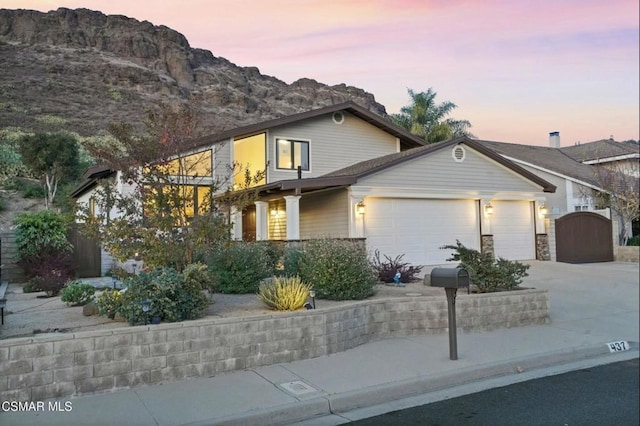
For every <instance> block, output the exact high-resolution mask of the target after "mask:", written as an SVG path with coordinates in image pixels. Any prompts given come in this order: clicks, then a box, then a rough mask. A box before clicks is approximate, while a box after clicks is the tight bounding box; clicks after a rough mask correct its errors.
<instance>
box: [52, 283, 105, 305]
mask: <svg viewBox="0 0 640 426" xmlns="http://www.w3.org/2000/svg"><path fill="white" fill-rule="evenodd" d="M95 292H96V289H95V287H94V286H92V285H91V284H87V283H84V282H82V281H71V282H69V283H67V284H66V285H65V286H64V288H63V289H62V291H61V292H60V296H61V297H60V299H61V300H62V301H63V302H65V303H66V304H67V306H71V305H73V306H82V305H86V304H87V303H89V302H91V301H92V300H93V295H94V293H95Z"/></svg>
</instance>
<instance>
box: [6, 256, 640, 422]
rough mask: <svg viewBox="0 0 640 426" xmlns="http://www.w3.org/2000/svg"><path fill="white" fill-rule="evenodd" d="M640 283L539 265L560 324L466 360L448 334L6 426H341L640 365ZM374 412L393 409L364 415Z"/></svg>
mask: <svg viewBox="0 0 640 426" xmlns="http://www.w3.org/2000/svg"><path fill="white" fill-rule="evenodd" d="M638 281H639V270H638V265H637V264H630V263H603V264H585V265H568V264H559V263H551V262H544V263H543V262H534V263H533V265H532V268H531V270H530V279H529V280H528V281H527V283H526V285H527V286H530V287H537V288H546V289H548V290H549V299H550V303H551V309H550V314H551V322H550V323H549V324H546V325H543V326H535V327H523V328H512V329H502V330H496V331H493V332H487V333H473V334H458V360H456V361H451V360H449V351H448V348H449V347H448V335H446V334H443V335H431V336H413V337H406V338H396V339H389V340H383V341H377V342H373V343H368V344H365V345H363V346H360V347H357V348H355V349H352V350H348V351H346V352H342V353H338V354H334V355H329V356H323V357H319V358H315V359H310V360H304V361H296V362H292V363H286V364H278V365H273V366H268V367H260V368H256V369H253V370H247V371H239V372H234V373H228V374H223V375H219V376H215V377H210V378H199V379H193V380H188V381H180V382H173V383H168V384H164V385H158V386H146V387H138V388H135V389H131V390H125V391H117V392H113V393H108V394H98V395H91V396H84V397H78V398H72V399H67V400H61V401H60V402H61V404H60V407H61V409H64V408H65V402H70V403H71V404H70V405H71V407H72V410H71V411H67V412H52V411H50V410H49V407H48V406H46V407H45V409H44V410H42V411H38V412H31V413H24V412H20V413H18V412H0V424H2V425H4V424H7V425H9V424H10V425H40V424H42V425H45V424H46V425H58V424H59V425H81V424H82V425H84V424H93V425H119V424H127V425H188V424H193V425H208V424H228V425H266V424H287V423H294V422H296V421H302V420H305V419H311V420H308V421H306V422H305V424H307V425H312V424H313V425H329V424H340V423H345V422H347V421H348V419H356V418H361V417H365V416H366V415H374V414H377V413H378V412H384V410H385V407H387V408H386V409H387V410H391V409H397V407H398V406H401V405H402V404H403V403H402V402H401V401H397V400H399V399H400V398H409V400H413V401H416V403H419V398H418V397H416V395H421V394H427V393H434V392H435V393H439V394H440V395H441V396H440V398H446V397H450V396H455V394H456V392H457V391H456V390H455V389H453V388H454V387H455V386H460V385H466V386H469V385H472V386H476V387H477V386H478V384H480V383H489V382H490V381H491V380H494V381H495V380H496V379H497V378H498V379H499V378H511V380H513V381H521V380H525V379H527V378H529V377H530V376H528V375H530V374H539V375H544V374H553V372H552V371H553V369H554V368H555V369H556V371H560V370H562V369H565V370H566V369H571V368H579V367H578V366H579V365H580V363H581V362H582V363H584V362H587V363H592V364H604V363H609V362H615V361H618V360H621V359H630V358H636V357H638V343H637V342H638V340H640V338H639V334H640V331H639V325H638V324H639V307H638V306H639V293H638ZM620 340H626V341H628V342H631V350H629V351H625V352H620V353H614V354H611V353H609V349H608V347H607V346H606V345H605V343H608V342H614V341H620ZM574 365H575V366H576V367H573V366H574ZM545 371H546V372H547V373H545ZM496 383H497V382H496ZM497 385H499V384H497ZM442 390H446V392H444V393H443V392H442ZM458 392H459V391H458ZM409 400H405V402H404V404H410V402H406V401H409ZM389 401H395V402H389ZM376 404H383V405H382V406H379V407H377V408H376V407H374V408H363V407H371V406H375V405H376ZM394 407H395V408H394Z"/></svg>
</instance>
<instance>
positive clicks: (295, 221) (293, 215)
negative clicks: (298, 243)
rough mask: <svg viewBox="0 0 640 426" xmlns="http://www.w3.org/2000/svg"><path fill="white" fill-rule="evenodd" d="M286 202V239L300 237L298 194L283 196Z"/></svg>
mask: <svg viewBox="0 0 640 426" xmlns="http://www.w3.org/2000/svg"><path fill="white" fill-rule="evenodd" d="M284 200H285V202H286V204H287V240H299V239H300V195H287V196H285V197H284Z"/></svg>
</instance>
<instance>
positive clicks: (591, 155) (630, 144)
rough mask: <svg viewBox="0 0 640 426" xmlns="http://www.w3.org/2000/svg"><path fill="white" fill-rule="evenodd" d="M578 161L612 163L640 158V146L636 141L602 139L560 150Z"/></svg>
mask: <svg viewBox="0 0 640 426" xmlns="http://www.w3.org/2000/svg"><path fill="white" fill-rule="evenodd" d="M560 150H561V151H562V152H564V153H565V154H566V155H568V156H569V157H571V158H573V159H574V160H576V161H580V162H586V161H590V162H591V161H605V162H606V161H607V159H610V160H608V161H611V160H612V159H614V158H616V157H627V156H631V157H630V158H640V153H639V152H640V145H638V143H637V142H635V141H626V142H616V141H614V140H613V139H602V140H599V141H595V142H589V143H584V144H578V145H574V146H567V147H564V148H560Z"/></svg>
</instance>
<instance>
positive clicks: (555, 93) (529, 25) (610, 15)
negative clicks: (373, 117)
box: [0, 0, 640, 146]
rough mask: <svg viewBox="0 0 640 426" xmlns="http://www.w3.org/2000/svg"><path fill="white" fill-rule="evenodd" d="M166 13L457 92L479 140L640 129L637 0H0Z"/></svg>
mask: <svg viewBox="0 0 640 426" xmlns="http://www.w3.org/2000/svg"><path fill="white" fill-rule="evenodd" d="M58 7H67V8H70V9H75V8H81V7H82V8H87V9H93V10H99V11H101V12H103V13H105V14H118V15H125V16H128V17H131V18H136V19H138V20H140V21H143V20H146V21H149V22H151V23H153V24H155V25H165V26H167V27H170V28H172V29H174V30H176V31H178V32H180V33H182V34H184V35H185V37H186V38H187V40H188V41H189V44H190V45H191V47H194V48H201V49H206V50H209V51H211V52H212V53H213V55H214V56H218V57H224V58H226V59H228V60H229V61H231V62H233V63H235V64H236V65H239V66H255V67H258V68H259V69H260V72H261V73H262V74H266V75H271V76H274V77H276V78H278V79H280V80H283V81H285V82H286V83H292V82H293V81H295V80H297V79H299V78H311V79H314V80H317V81H319V82H321V83H325V84H328V85H335V84H342V83H344V84H346V85H349V86H356V87H359V88H361V89H364V90H366V91H367V92H370V93H372V94H373V95H374V96H375V98H376V100H377V101H378V102H379V103H381V104H383V105H384V106H385V107H386V109H387V112H388V113H397V112H399V110H400V108H401V107H402V106H404V105H407V104H408V103H409V102H410V99H409V96H408V95H407V89H408V88H410V89H413V90H414V91H415V92H421V91H426V90H427V89H428V88H433V90H434V91H435V92H437V94H438V96H437V98H436V101H438V102H443V101H452V102H454V103H455V104H456V105H457V106H458V108H456V109H455V110H454V111H453V113H452V114H451V116H452V117H453V118H456V119H466V120H469V121H470V122H471V124H472V125H473V127H472V128H471V129H470V130H471V132H472V133H473V134H474V135H475V136H476V137H478V138H480V139H486V140H495V141H503V142H512V143H523V144H531V145H547V144H548V141H549V132H554V131H558V132H560V139H561V144H562V146H568V145H573V144H575V143H577V142H582V143H585V142H590V141H594V140H599V139H605V138H609V137H611V136H613V137H614V138H615V140H618V141H621V140H627V139H635V140H638V139H640V135H639V133H640V123H639V121H640V118H639V117H640V106H639V105H640V101H639V99H640V88H639V81H640V69H639V68H640V65H639V64H640V58H639V49H640V48H639V37H640V29H639V21H640V12H639V2H638V0H607V1H604V0H477V1H471V0H469V1H465V0H340V1H336V0H153V1H147V0H85V1H81V0H0V8H7V9H34V10H40V11H43V12H46V11H49V10H54V9H57V8H58Z"/></svg>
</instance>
